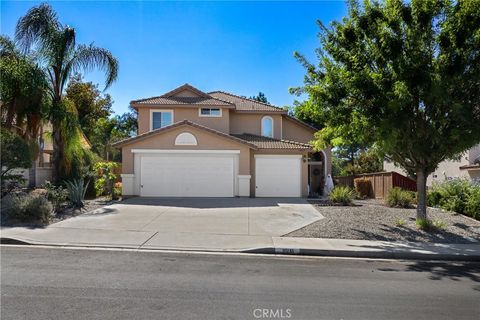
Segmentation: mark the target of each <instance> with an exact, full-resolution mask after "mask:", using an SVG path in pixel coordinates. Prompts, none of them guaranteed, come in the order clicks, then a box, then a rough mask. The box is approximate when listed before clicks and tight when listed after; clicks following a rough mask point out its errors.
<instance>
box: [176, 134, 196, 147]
mask: <svg viewBox="0 0 480 320" xmlns="http://www.w3.org/2000/svg"><path fill="white" fill-rule="evenodd" d="M175 145H176V146H196V145H197V138H195V136H194V135H193V134H191V133H190V132H182V133H180V134H179V135H178V136H177V137H176V138H175Z"/></svg>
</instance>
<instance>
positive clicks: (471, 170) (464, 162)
mask: <svg viewBox="0 0 480 320" xmlns="http://www.w3.org/2000/svg"><path fill="white" fill-rule="evenodd" d="M383 169H384V170H385V171H396V172H398V173H401V174H404V175H406V173H405V171H404V170H402V169H400V168H398V167H396V166H395V165H394V164H393V163H391V162H388V161H384V163H383ZM454 178H466V179H471V180H476V179H479V180H480V144H477V145H476V146H474V147H473V148H471V149H470V150H468V151H466V152H465V153H463V154H462V155H461V156H460V158H459V159H458V160H457V161H453V160H448V161H443V162H441V163H440V164H439V165H438V168H437V170H435V172H433V173H432V174H431V175H429V176H428V178H427V186H431V185H432V183H433V182H442V181H445V180H452V179H454Z"/></svg>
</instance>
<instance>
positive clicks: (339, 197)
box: [328, 186, 355, 206]
mask: <svg viewBox="0 0 480 320" xmlns="http://www.w3.org/2000/svg"><path fill="white" fill-rule="evenodd" d="M328 197H329V199H330V201H332V202H334V203H340V204H342V205H344V206H348V205H350V204H352V202H353V199H354V198H355V191H354V190H353V189H350V188H349V187H345V186H336V187H335V188H333V190H332V191H331V192H330V195H329V196H328Z"/></svg>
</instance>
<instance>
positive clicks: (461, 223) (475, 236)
mask: <svg viewBox="0 0 480 320" xmlns="http://www.w3.org/2000/svg"><path fill="white" fill-rule="evenodd" d="M355 204H356V206H348V207H341V206H326V205H325V203H323V202H322V203H318V204H315V201H312V205H313V206H314V207H315V208H316V209H317V210H318V211H319V212H320V213H321V214H322V215H323V216H324V217H325V218H324V219H321V220H319V221H316V222H314V223H312V224H310V225H308V226H305V227H303V228H301V229H298V230H296V231H293V232H291V233H289V234H286V235H285V236H288V237H306V238H331V239H359V240H382V241H414V242H437V243H472V242H480V221H476V220H474V219H472V218H469V217H466V216H463V215H461V214H456V213H451V212H446V211H443V210H441V209H436V208H428V217H429V219H431V220H433V221H438V220H440V221H442V222H443V223H444V224H445V227H444V228H443V229H437V230H433V231H429V232H426V231H422V230H419V229H417V227H416V225H415V214H416V212H415V209H400V208H389V207H387V206H385V205H384V203H383V201H378V200H356V201H355ZM397 221H403V222H404V224H403V225H397Z"/></svg>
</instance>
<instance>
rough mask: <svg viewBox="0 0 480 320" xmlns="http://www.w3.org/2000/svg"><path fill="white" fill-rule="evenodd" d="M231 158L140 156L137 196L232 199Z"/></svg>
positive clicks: (176, 155)
mask: <svg viewBox="0 0 480 320" xmlns="http://www.w3.org/2000/svg"><path fill="white" fill-rule="evenodd" d="M235 156H236V155H234V154H197V153H181V154H176V153H172V154H162V153H160V154H143V155H141V156H140V159H139V160H140V171H141V174H140V195H141V196H147V197H233V196H234V189H235V188H234V182H235V175H234V172H235Z"/></svg>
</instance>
